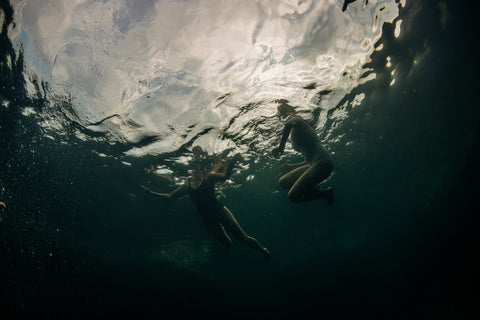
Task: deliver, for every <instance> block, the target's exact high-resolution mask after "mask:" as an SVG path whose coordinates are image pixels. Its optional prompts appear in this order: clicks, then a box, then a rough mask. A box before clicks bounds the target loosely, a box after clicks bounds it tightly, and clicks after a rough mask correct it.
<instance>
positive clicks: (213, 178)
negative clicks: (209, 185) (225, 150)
mask: <svg viewBox="0 0 480 320" xmlns="http://www.w3.org/2000/svg"><path fill="white" fill-rule="evenodd" d="M240 158H241V156H240V154H239V153H237V154H236V155H235V156H234V157H233V158H232V159H230V160H229V161H228V162H227V165H226V166H225V171H224V172H210V173H208V174H207V177H206V178H207V180H208V181H209V182H213V183H215V182H217V181H225V180H227V179H228V178H230V176H231V175H232V172H233V166H234V165H235V163H236V162H237V161H238V160H239V159H240Z"/></svg>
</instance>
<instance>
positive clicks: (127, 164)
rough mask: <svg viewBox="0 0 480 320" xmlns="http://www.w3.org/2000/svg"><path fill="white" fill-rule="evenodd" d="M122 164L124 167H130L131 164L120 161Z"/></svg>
mask: <svg viewBox="0 0 480 320" xmlns="http://www.w3.org/2000/svg"><path fill="white" fill-rule="evenodd" d="M120 162H121V163H122V164H124V165H126V166H129V167H130V166H131V165H132V164H131V163H130V162H126V161H120Z"/></svg>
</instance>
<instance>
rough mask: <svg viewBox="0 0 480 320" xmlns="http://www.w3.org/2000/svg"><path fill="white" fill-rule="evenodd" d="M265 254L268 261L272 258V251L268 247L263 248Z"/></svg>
mask: <svg viewBox="0 0 480 320" xmlns="http://www.w3.org/2000/svg"><path fill="white" fill-rule="evenodd" d="M262 253H263V256H264V257H265V260H266V261H270V260H272V256H271V255H270V252H269V251H268V249H267V248H263V249H262Z"/></svg>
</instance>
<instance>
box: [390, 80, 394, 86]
mask: <svg viewBox="0 0 480 320" xmlns="http://www.w3.org/2000/svg"><path fill="white" fill-rule="evenodd" d="M394 84H395V79H392V82H390V87H391V86H393V85H394Z"/></svg>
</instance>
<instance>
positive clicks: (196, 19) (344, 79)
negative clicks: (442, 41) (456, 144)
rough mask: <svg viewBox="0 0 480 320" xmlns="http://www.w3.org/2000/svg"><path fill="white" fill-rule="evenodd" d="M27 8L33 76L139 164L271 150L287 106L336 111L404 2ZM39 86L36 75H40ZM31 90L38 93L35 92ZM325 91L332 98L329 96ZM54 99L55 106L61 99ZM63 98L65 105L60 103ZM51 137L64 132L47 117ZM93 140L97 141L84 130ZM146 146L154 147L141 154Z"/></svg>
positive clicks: (142, 1) (93, 2)
mask: <svg viewBox="0 0 480 320" xmlns="http://www.w3.org/2000/svg"><path fill="white" fill-rule="evenodd" d="M342 5H343V1H340V0H329V1H327V0H325V1H294V0H289V1H286V0H285V1H277V0H261V1H250V0H245V1H244V0H242V1H239V0H236V1H233V0H225V1H214V0H198V1H193V0H192V1H185V0H184V1H166V0H165V1H163V0H162V1H154V0H106V1H97V0H24V1H18V2H16V3H14V6H15V12H16V22H17V26H16V28H15V29H12V30H10V31H11V32H10V36H11V38H12V39H13V40H14V42H15V43H16V45H17V47H18V48H20V46H22V48H23V50H24V54H25V63H26V66H27V70H26V73H27V75H28V77H32V75H36V76H38V78H40V79H41V80H43V81H45V82H47V83H48V84H49V87H50V94H51V95H52V97H53V96H54V95H55V96H57V97H58V96H62V97H67V96H70V97H71V98H72V103H73V109H74V113H72V114H70V117H72V119H71V120H72V121H76V122H78V123H80V124H81V125H82V126H84V127H86V128H88V129H90V130H92V131H96V132H102V133H104V136H105V137H107V138H108V140H109V142H111V143H115V142H122V143H130V144H131V145H132V147H131V148H130V149H129V150H128V151H127V152H126V154H127V155H132V156H142V155H146V154H163V153H168V152H174V151H176V150H178V149H179V148H180V147H181V146H184V145H186V144H190V145H191V144H192V143H193V144H199V145H201V146H203V147H204V148H205V149H207V151H209V152H219V151H223V150H225V149H228V148H233V149H235V150H238V151H243V152H247V151H249V152H256V151H258V150H262V149H267V148H268V149H270V148H271V139H274V137H275V135H276V133H277V131H278V128H279V125H280V124H279V121H278V118H276V106H277V104H278V103H276V102H275V101H276V100H278V99H287V100H288V101H289V103H290V104H292V105H294V106H298V107H299V109H300V110H303V111H309V112H311V111H313V110H315V109H319V108H320V121H319V122H318V124H317V129H319V130H320V129H321V128H322V126H323V125H324V124H325V121H326V117H327V111H328V110H329V109H332V108H334V107H335V106H336V105H337V104H338V102H339V101H340V100H341V99H342V98H343V97H344V96H345V95H346V94H347V93H349V92H350V91H351V90H352V89H353V88H354V87H356V86H357V85H359V84H360V83H361V81H363V82H364V81H369V80H371V79H373V78H374V77H375V75H370V76H369V77H366V78H364V79H360V77H361V75H362V74H363V73H364V72H365V69H363V68H362V66H363V65H364V64H365V63H366V62H368V61H369V57H370V55H371V54H372V52H373V51H374V49H375V48H374V44H375V42H376V41H377V40H378V39H379V38H380V36H381V30H382V25H383V23H385V22H393V20H394V19H395V18H396V17H397V16H398V6H399V4H396V3H395V0H388V1H375V0H369V1H363V0H362V1H355V2H353V3H351V4H349V6H348V9H347V10H346V11H345V12H342ZM28 77H27V78H28ZM29 88H30V91H31V93H33V89H32V88H33V86H32V85H29ZM320 92H328V93H327V94H324V95H322V99H321V100H320V101H319V99H318V96H319V93H320ZM52 99H53V98H52ZM52 101H53V100H52ZM41 116H43V117H44V121H43V122H42V123H43V125H44V127H45V128H46V129H48V130H56V131H59V130H61V128H62V123H60V122H59V121H58V120H56V119H55V117H49V115H48V111H45V114H43V115H41ZM78 136H79V138H81V139H93V137H88V136H85V135H84V134H81V133H80V132H79V133H78ZM146 137H154V139H152V140H151V141H152V142H150V143H147V144H139V145H135V143H137V142H139V141H142V139H144V138H146Z"/></svg>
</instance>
